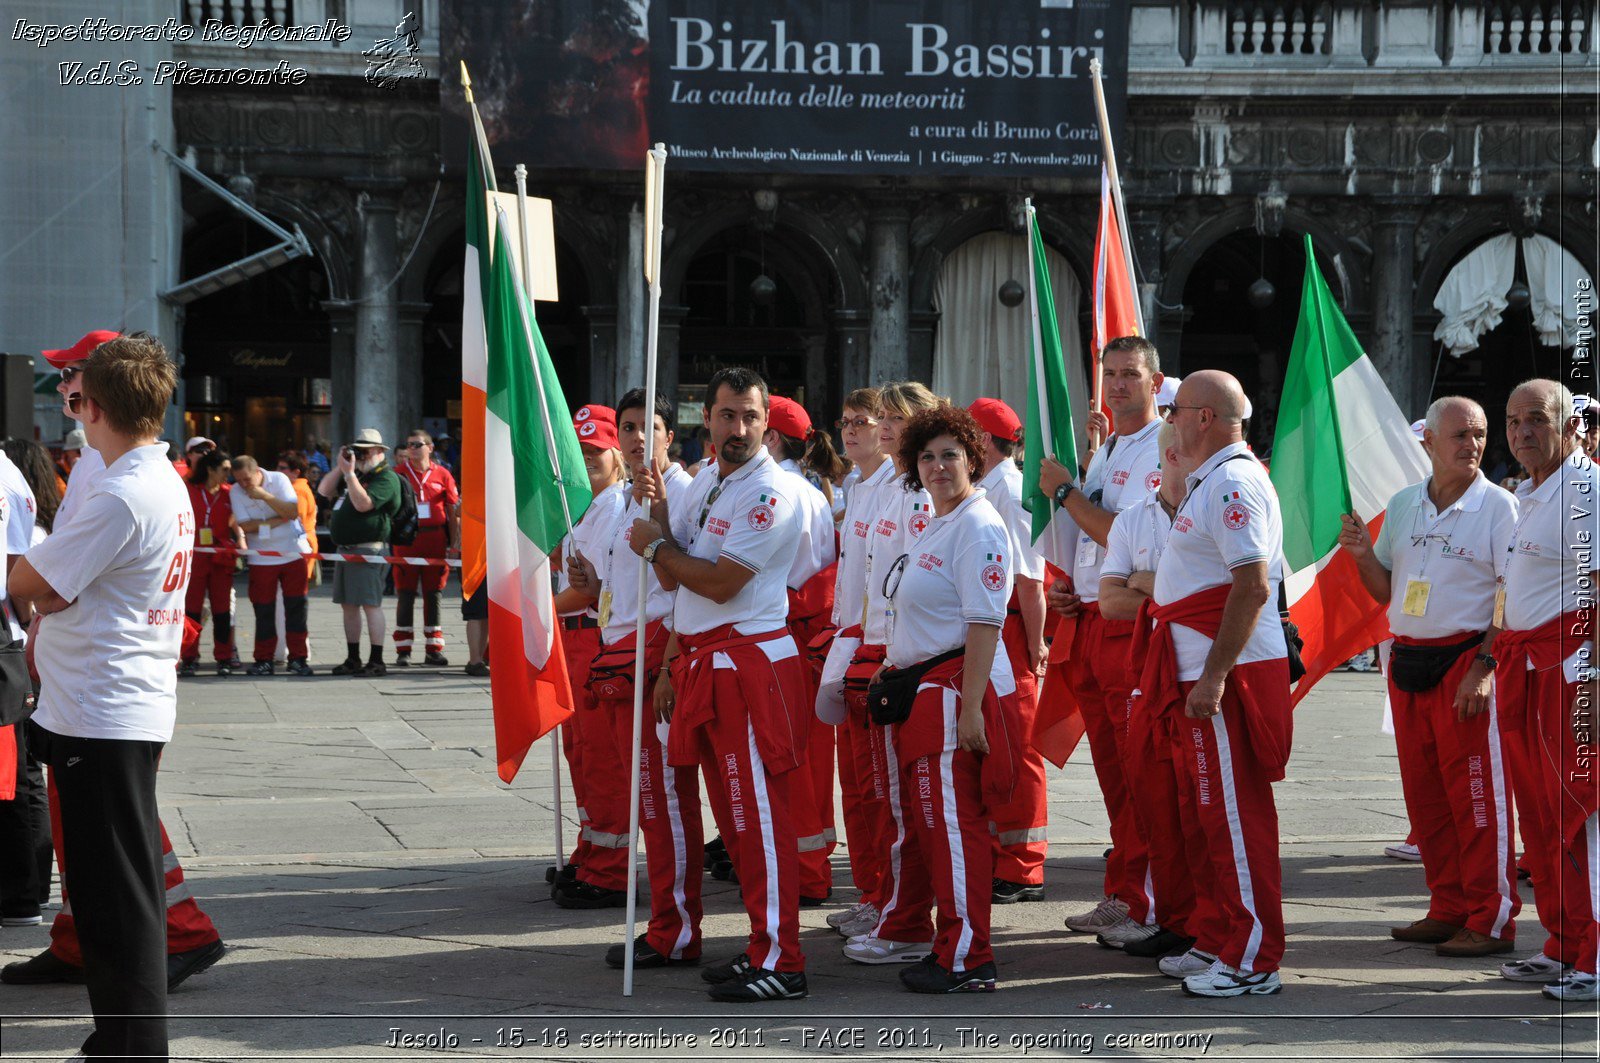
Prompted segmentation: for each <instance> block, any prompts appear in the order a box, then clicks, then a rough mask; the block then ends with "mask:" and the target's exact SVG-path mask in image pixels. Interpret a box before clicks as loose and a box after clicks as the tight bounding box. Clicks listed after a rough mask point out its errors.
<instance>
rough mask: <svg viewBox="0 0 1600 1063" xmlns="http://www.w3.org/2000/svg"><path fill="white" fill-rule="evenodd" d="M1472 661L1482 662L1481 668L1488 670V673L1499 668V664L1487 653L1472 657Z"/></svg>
mask: <svg viewBox="0 0 1600 1063" xmlns="http://www.w3.org/2000/svg"><path fill="white" fill-rule="evenodd" d="M1472 659H1473V660H1474V661H1481V662H1483V666H1484V667H1485V668H1487V669H1489V671H1491V672H1492V671H1494V670H1495V669H1496V668H1498V667H1500V662H1499V661H1497V660H1495V659H1494V657H1492V656H1491V655H1489V654H1487V653H1480V654H1478V655H1476V656H1475V657H1473V658H1472Z"/></svg>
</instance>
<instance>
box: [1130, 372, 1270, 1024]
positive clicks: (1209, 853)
mask: <svg viewBox="0 0 1600 1063" xmlns="http://www.w3.org/2000/svg"><path fill="white" fill-rule="evenodd" d="M1245 408H1246V407H1245V397H1244V391H1243V389H1242V388H1240V386H1239V382H1238V381H1237V380H1235V379H1234V378H1233V377H1232V376H1229V375H1228V374H1227V373H1222V372H1217V371H1214V370H1206V371H1203V372H1199V373H1195V374H1193V375H1191V376H1189V377H1188V378H1187V379H1185V380H1184V382H1183V384H1182V386H1181V387H1179V388H1178V394H1177V400H1176V402H1175V403H1174V404H1173V406H1172V408H1171V410H1169V411H1168V414H1167V416H1168V419H1169V420H1170V421H1171V422H1172V426H1173V429H1174V431H1175V432H1176V435H1177V450H1178V454H1179V456H1180V458H1181V460H1182V462H1183V465H1184V467H1185V468H1186V469H1188V470H1190V472H1189V474H1188V477H1187V483H1188V493H1187V495H1186V497H1185V498H1184V500H1183V504H1182V505H1181V506H1180V507H1179V508H1178V511H1177V513H1176V514H1175V515H1174V517H1173V521H1172V534H1171V537H1170V538H1169V539H1168V542H1167V549H1166V552H1165V553H1164V554H1163V555H1162V556H1161V561H1160V563H1159V564H1158V565H1157V566H1156V580H1155V589H1154V593H1153V594H1152V596H1151V598H1152V601H1151V606H1149V607H1147V609H1146V613H1147V615H1148V616H1149V617H1150V619H1152V620H1153V621H1154V626H1153V628H1150V629H1141V630H1140V631H1138V632H1137V633H1136V635H1135V640H1136V641H1135V645H1134V650H1133V652H1134V659H1135V660H1138V659H1141V658H1142V659H1143V660H1144V662H1145V667H1144V673H1143V675H1142V676H1141V678H1140V684H1139V690H1138V691H1135V693H1134V697H1135V698H1142V699H1145V701H1144V703H1143V704H1141V705H1140V706H1138V707H1137V708H1136V710H1135V711H1138V712H1143V713H1147V714H1149V718H1150V719H1152V720H1166V721H1168V726H1170V727H1171V728H1172V729H1173V730H1174V731H1175V733H1176V738H1177V742H1178V748H1179V749H1180V750H1182V751H1183V765H1182V771H1183V783H1184V785H1185V786H1186V787H1187V790H1188V797H1189V798H1190V800H1191V802H1192V803H1191V804H1190V805H1188V806H1185V808H1186V815H1188V816H1189V817H1190V820H1189V822H1188V823H1186V829H1187V830H1198V831H1200V832H1201V833H1202V834H1203V837H1204V839H1205V846H1204V849H1203V850H1201V849H1200V848H1199V847H1196V855H1195V857H1194V859H1197V860H1198V861H1199V863H1200V866H1191V868H1190V871H1191V874H1192V878H1193V881H1194V884H1195V889H1196V892H1197V895H1198V897H1197V899H1198V900H1199V902H1200V903H1201V904H1202V905H1203V906H1205V907H1207V909H1208V910H1210V911H1212V912H1215V913H1217V914H1216V918H1214V919H1211V920H1207V921H1206V923H1205V924H1204V925H1202V926H1200V927H1199V928H1198V932H1199V938H1198V939H1197V940H1196V942H1195V944H1194V947H1193V948H1192V949H1191V950H1190V951H1189V952H1188V953H1186V954H1184V956H1183V957H1181V958H1180V960H1179V962H1177V963H1174V964H1166V965H1163V967H1162V973H1164V974H1167V975H1169V976H1172V977H1181V978H1183V988H1184V992H1186V993H1188V994H1189V995H1191V996H1203V997H1236V996H1246V995H1249V996H1265V995H1269V994H1272V993H1276V992H1278V991H1279V990H1280V989H1281V988H1282V984H1281V982H1280V981H1279V977H1278V963H1279V961H1280V960H1281V959H1282V957H1283V900H1282V882H1281V874H1280V871H1279V864H1278V810H1277V805H1276V804H1275V802H1274V800H1273V796H1272V784H1273V783H1274V782H1276V781H1277V780H1278V779H1281V778H1283V770H1284V765H1285V764H1286V763H1287V762H1288V759H1289V738H1290V729H1291V716H1290V701H1289V656H1288V645H1287V644H1286V643H1285V641H1284V637H1283V626H1282V624H1281V623H1280V622H1279V620H1278V615H1277V611H1276V610H1275V609H1273V608H1272V603H1274V602H1276V601H1277V597H1278V586H1279V584H1280V583H1281V582H1282V580H1283V571H1284V560H1283V519H1282V515H1281V513H1280V512H1279V509H1278V496H1277V493H1276V492H1275V491H1274V490H1273V488H1272V483H1271V481H1270V480H1268V479H1267V471H1266V469H1264V468H1263V467H1262V465H1261V463H1260V462H1259V461H1257V460H1256V458H1255V456H1254V455H1253V454H1251V453H1250V449H1249V447H1247V446H1245V443H1244V439H1243V436H1242V432H1241V424H1242V421H1243V419H1244V411H1245ZM1142 615H1144V614H1142Z"/></svg>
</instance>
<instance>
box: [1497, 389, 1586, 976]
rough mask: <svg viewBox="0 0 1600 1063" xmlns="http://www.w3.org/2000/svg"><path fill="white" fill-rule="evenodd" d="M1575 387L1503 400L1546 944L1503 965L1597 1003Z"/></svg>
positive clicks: (1530, 817) (1500, 616)
mask: <svg viewBox="0 0 1600 1063" xmlns="http://www.w3.org/2000/svg"><path fill="white" fill-rule="evenodd" d="M1579 420H1580V419H1579V418H1578V417H1577V416H1576V415H1575V414H1574V413H1573V402H1572V395H1571V394H1570V393H1569V392H1568V391H1567V389H1566V388H1565V387H1563V386H1562V385H1561V384H1559V383H1557V382H1556V381H1554V380H1529V381H1527V382H1526V383H1524V384H1522V385H1520V386H1518V387H1517V388H1516V390H1514V391H1513V392H1512V393H1511V398H1510V400H1509V401H1508V402H1507V403H1506V442H1507V443H1508V444H1509V445H1510V447H1511V453H1512V455H1513V456H1514V457H1515V458H1516V459H1517V461H1519V462H1521V463H1522V467H1523V468H1524V469H1525V470H1527V473H1528V479H1526V480H1524V481H1523V482H1522V483H1521V484H1519V485H1517V523H1516V526H1515V528H1514V529H1513V532H1512V535H1511V547H1510V550H1509V552H1508V556H1507V560H1506V567H1505V575H1504V579H1503V582H1502V584H1501V587H1500V593H1499V595H1498V596H1497V598H1496V602H1495V616H1494V622H1495V626H1497V627H1500V628H1503V629H1504V630H1503V631H1502V632H1501V634H1500V637H1499V638H1498V639H1496V640H1495V652H1496V655H1497V656H1499V657H1500V664H1499V667H1498V668H1497V669H1496V670H1495V671H1496V684H1497V686H1496V693H1497V696H1498V699H1499V703H1500V710H1501V711H1502V712H1503V713H1504V714H1505V719H1506V724H1507V728H1508V729H1509V730H1512V731H1516V732H1518V733H1519V734H1520V736H1521V738H1522V750H1521V753H1522V757H1523V760H1524V762H1523V764H1522V765H1520V766H1522V767H1525V768H1526V775H1527V778H1526V779H1525V780H1524V782H1523V783H1520V784H1519V785H1518V794H1517V798H1518V800H1517V804H1518V806H1519V808H1518V811H1519V812H1520V813H1522V817H1523V820H1522V826H1523V841H1524V845H1525V847H1526V859H1527V860H1528V865H1529V869H1530V870H1531V871H1532V872H1533V895H1534V900H1535V902H1536V903H1537V904H1538V906H1539V921H1540V922H1541V923H1542V924H1544V927H1545V929H1546V930H1547V931H1548V932H1549V935H1550V936H1549V939H1548V940H1547V941H1546V942H1545V945H1544V948H1543V950H1541V951H1540V952H1539V953H1537V954H1535V955H1533V956H1530V957H1528V958H1527V959H1525V960H1519V961H1517V962H1516V963H1509V964H1506V965H1505V966H1504V967H1502V968H1501V969H1500V973H1501V974H1503V975H1505V977H1507V978H1510V979H1512V980H1513V981H1528V982H1533V981H1538V982H1546V983H1548V984H1546V985H1545V987H1544V990H1543V992H1544V995H1545V996H1547V997H1550V998H1552V999H1554V1000H1571V1001H1591V1000H1596V999H1600V982H1597V980H1596V977H1595V966H1596V965H1595V960H1596V951H1597V949H1600V939H1597V935H1596V929H1597V926H1596V912H1595V909H1596V900H1595V898H1596V896H1597V895H1600V877H1597V876H1600V858H1597V853H1600V820H1597V816H1596V807H1597V805H1600V800H1597V798H1600V784H1597V783H1596V777H1595V771H1594V753H1595V709H1596V680H1595V661H1594V650H1595V642H1594V621H1595V609H1594V550H1595V539H1596V530H1597V529H1596V522H1595V510H1596V502H1597V498H1600V473H1597V471H1596V467H1595V463H1594V462H1593V460H1591V459H1590V458H1589V457H1587V456H1586V455H1585V454H1584V453H1583V451H1582V449H1581V448H1580V446H1579V443H1578V433H1579V431H1580V425H1579Z"/></svg>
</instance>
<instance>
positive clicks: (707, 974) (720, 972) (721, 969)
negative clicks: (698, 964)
mask: <svg viewBox="0 0 1600 1063" xmlns="http://www.w3.org/2000/svg"><path fill="white" fill-rule="evenodd" d="M750 970H751V967H750V957H749V956H748V955H747V954H745V953H743V952H741V953H739V955H737V956H735V957H734V958H733V959H731V960H729V961H728V962H727V963H718V964H714V965H712V966H710V967H707V968H706V969H705V970H703V971H701V972H700V977H701V978H703V979H705V980H706V981H707V982H710V983H711V984H712V985H721V984H722V983H723V982H731V981H733V980H734V979H735V978H739V977H742V976H743V975H745V974H747V973H748V972H749V971H750Z"/></svg>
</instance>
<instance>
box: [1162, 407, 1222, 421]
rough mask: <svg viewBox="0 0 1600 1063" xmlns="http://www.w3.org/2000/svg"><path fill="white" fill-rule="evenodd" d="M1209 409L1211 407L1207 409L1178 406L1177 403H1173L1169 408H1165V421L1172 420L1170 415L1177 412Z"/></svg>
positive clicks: (1205, 408)
mask: <svg viewBox="0 0 1600 1063" xmlns="http://www.w3.org/2000/svg"><path fill="white" fill-rule="evenodd" d="M1209 409H1211V407H1209V406H1179V405H1178V404H1177V403H1173V404H1172V405H1171V406H1168V407H1167V420H1169V421H1170V420H1172V415H1173V414H1175V413H1177V412H1178V411H1179V410H1209Z"/></svg>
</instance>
